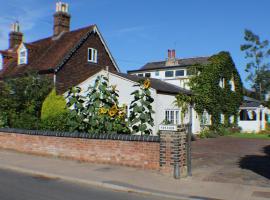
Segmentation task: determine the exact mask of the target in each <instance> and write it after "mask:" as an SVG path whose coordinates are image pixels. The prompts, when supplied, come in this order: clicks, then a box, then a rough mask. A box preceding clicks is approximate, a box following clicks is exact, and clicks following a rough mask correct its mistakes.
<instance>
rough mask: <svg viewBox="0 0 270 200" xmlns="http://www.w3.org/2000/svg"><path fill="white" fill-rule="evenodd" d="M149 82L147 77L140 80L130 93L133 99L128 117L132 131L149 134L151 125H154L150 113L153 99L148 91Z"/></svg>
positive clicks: (151, 112)
mask: <svg viewBox="0 0 270 200" xmlns="http://www.w3.org/2000/svg"><path fill="white" fill-rule="evenodd" d="M150 86H151V82H150V80H149V79H146V80H141V81H140V82H139V83H138V84H136V85H134V87H139V89H138V90H135V91H134V92H133V93H131V95H133V96H134V100H133V101H132V102H131V105H130V110H131V113H130V117H129V122H130V125H131V127H132V130H133V133H141V135H143V134H151V133H152V129H151V128H152V127H153V126H154V120H153V118H152V114H153V113H154V111H153V109H152V105H151V104H152V103H153V102H154V99H153V98H152V96H151V92H150Z"/></svg>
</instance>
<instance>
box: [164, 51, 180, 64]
mask: <svg viewBox="0 0 270 200" xmlns="http://www.w3.org/2000/svg"><path fill="white" fill-rule="evenodd" d="M176 65H178V61H177V59H176V52H175V49H172V50H171V49H169V50H168V58H167V61H166V66H176Z"/></svg>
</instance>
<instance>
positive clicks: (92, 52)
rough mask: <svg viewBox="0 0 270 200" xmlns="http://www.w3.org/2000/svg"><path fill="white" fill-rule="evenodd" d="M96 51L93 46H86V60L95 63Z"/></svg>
mask: <svg viewBox="0 0 270 200" xmlns="http://www.w3.org/2000/svg"><path fill="white" fill-rule="evenodd" d="M97 54H98V51H97V50H96V49H94V48H88V62H92V63H97Z"/></svg>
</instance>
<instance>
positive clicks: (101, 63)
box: [56, 34, 117, 94]
mask: <svg viewBox="0 0 270 200" xmlns="http://www.w3.org/2000/svg"><path fill="white" fill-rule="evenodd" d="M88 48H95V49H97V50H98V62H97V64H95V63H91V62H88ZM106 66H109V69H110V70H111V71H117V69H116V68H115V66H114V64H113V63H112V61H111V59H110V57H109V55H108V53H107V51H106V49H105V47H104V45H103V44H102V42H101V40H100V38H99V36H98V35H97V34H92V35H90V36H89V38H88V39H87V41H85V42H84V44H83V45H82V46H81V47H80V48H79V49H78V50H77V51H76V52H75V53H74V55H73V56H72V57H71V58H70V60H69V61H68V62H67V63H66V64H65V65H64V66H63V67H62V69H61V70H60V71H59V72H58V73H57V76H56V88H57V92H58V93H61V94H62V93H64V92H66V91H67V90H68V89H69V88H70V87H72V86H75V85H78V84H79V83H81V82H83V81H85V80H86V79H87V78H89V77H90V76H92V75H93V74H95V73H96V72H97V71H99V70H100V68H104V69H105V67H106Z"/></svg>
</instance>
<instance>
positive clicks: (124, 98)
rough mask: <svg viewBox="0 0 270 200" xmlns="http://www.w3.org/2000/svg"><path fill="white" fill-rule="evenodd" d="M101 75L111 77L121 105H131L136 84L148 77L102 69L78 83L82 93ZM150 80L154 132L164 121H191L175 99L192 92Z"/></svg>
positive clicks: (194, 121) (194, 122) (157, 80)
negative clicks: (182, 113) (182, 117)
mask: <svg viewBox="0 0 270 200" xmlns="http://www.w3.org/2000/svg"><path fill="white" fill-rule="evenodd" d="M101 75H103V76H106V77H107V78H108V79H109V84H110V85H115V86H116V88H117V90H118V91H119V92H118V93H119V103H120V105H123V104H125V105H127V107H129V105H130V104H131V102H132V100H133V96H132V95H130V94H131V93H132V92H133V91H134V90H135V89H136V88H134V85H135V84H137V83H138V82H139V81H140V80H141V79H146V78H144V77H138V76H134V75H128V74H124V73H119V72H109V71H106V70H100V71H99V72H97V73H96V74H94V75H92V76H91V77H89V78H88V79H87V80H85V81H84V82H82V83H80V84H79V85H78V87H80V88H81V89H82V94H84V93H85V92H86V91H87V89H88V87H89V85H93V84H94V81H95V80H96V79H97V77H98V76H101ZM149 80H150V81H151V96H152V97H153V98H154V102H153V104H152V106H153V110H154V111H155V113H154V114H153V119H154V127H153V129H152V130H153V133H154V134H157V133H158V131H159V125H161V124H163V122H164V121H167V122H169V123H170V124H175V125H181V124H187V123H189V122H190V119H189V115H186V116H185V117H184V119H181V109H180V108H178V107H177V106H176V105H175V103H174V101H175V96H176V95H177V94H179V93H184V94H187V95H191V92H190V91H189V90H186V89H183V88H180V87H177V86H175V85H173V84H170V83H166V82H164V81H161V80H159V79H154V78H149ZM128 113H129V112H128ZM192 113H193V114H194V116H193V117H192V124H193V126H194V125H198V123H199V120H198V116H196V115H195V111H194V110H192ZM193 132H194V133H195V129H193Z"/></svg>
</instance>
